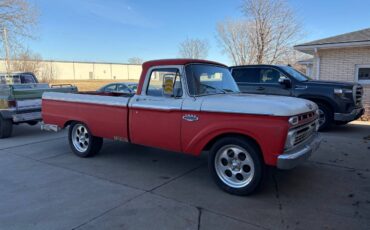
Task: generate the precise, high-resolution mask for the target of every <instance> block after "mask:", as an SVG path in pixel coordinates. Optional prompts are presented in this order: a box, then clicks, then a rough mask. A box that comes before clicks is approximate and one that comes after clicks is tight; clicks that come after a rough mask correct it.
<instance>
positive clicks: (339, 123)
mask: <svg viewBox="0 0 370 230" xmlns="http://www.w3.org/2000/svg"><path fill="white" fill-rule="evenodd" d="M348 123H349V121H335V124H336V125H346V124H348Z"/></svg>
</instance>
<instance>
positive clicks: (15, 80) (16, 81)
mask: <svg viewBox="0 0 370 230" xmlns="http://www.w3.org/2000/svg"><path fill="white" fill-rule="evenodd" d="M11 78H13V82H12V83H13V84H21V83H22V82H21V77H20V76H19V75H14V76H11Z"/></svg>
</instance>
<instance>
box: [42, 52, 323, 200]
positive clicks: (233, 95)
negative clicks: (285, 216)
mask: <svg viewBox="0 0 370 230" xmlns="http://www.w3.org/2000/svg"><path fill="white" fill-rule="evenodd" d="M42 117H43V120H44V123H45V124H44V125H43V126H42V128H43V129H44V130H54V131H57V130H60V129H63V128H66V127H67V126H69V135H68V139H69V144H70V147H71V149H72V150H73V152H74V153H75V154H76V155H78V156H80V157H89V156H92V155H94V154H96V153H98V152H99V150H100V149H101V147H102V143H103V138H107V139H114V140H119V141H126V142H130V143H135V144H140V145H146V146H151V147H157V148H161V149H165V150H170V151H176V152H182V153H185V154H192V155H195V156H198V155H200V154H201V152H202V151H209V168H210V172H211V174H212V176H213V178H214V179H215V181H216V183H217V184H218V185H219V186H220V187H221V188H222V189H224V190H226V191H227V192H230V193H233V194H238V195H247V194H249V193H251V192H253V191H254V190H255V189H256V188H257V186H258V185H259V184H260V183H261V181H262V178H263V176H264V173H265V168H266V166H267V165H269V166H275V167H277V168H280V169H291V168H293V167H295V166H296V165H298V164H299V163H301V162H302V161H304V160H306V159H307V158H308V157H309V156H310V155H311V154H312V152H314V151H315V150H316V149H317V148H318V146H319V144H320V138H319V137H318V134H317V129H318V119H317V118H318V111H317V105H316V104H315V103H313V102H310V101H307V100H304V99H297V98H292V97H283V96H266V95H252V94H241V93H239V89H238V87H237V85H236V83H235V82H234V80H233V78H232V76H231V74H230V72H229V70H228V68H227V66H225V65H222V64H219V63H216V62H211V61H205V60H191V59H190V60H189V59H170V60H157V61H149V62H146V63H144V64H143V70H142V74H141V79H140V83H139V87H138V90H137V92H136V94H135V95H123V94H119V93H117V94H115V93H110V94H109V95H108V94H104V93H91V94H86V93H85V94H72V93H44V95H43V99H42ZM143 170H144V169H143Z"/></svg>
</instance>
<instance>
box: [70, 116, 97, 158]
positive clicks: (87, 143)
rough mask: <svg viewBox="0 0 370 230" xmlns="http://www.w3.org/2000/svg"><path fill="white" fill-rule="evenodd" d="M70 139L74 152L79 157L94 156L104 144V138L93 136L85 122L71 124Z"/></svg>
mask: <svg viewBox="0 0 370 230" xmlns="http://www.w3.org/2000/svg"><path fill="white" fill-rule="evenodd" d="M68 141H69V146H70V147H71V149H72V151H73V153H74V154H76V155H77V156H79V157H91V156H94V155H95V154H97V153H98V152H99V151H100V149H101V147H102V145H103V138H101V137H95V136H93V135H92V134H91V132H90V130H89V128H88V127H87V125H85V124H83V123H73V124H72V125H70V127H69V130H68Z"/></svg>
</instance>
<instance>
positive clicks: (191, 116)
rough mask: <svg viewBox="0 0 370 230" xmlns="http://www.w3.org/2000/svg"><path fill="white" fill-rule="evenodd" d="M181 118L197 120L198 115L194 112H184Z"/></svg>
mask: <svg viewBox="0 0 370 230" xmlns="http://www.w3.org/2000/svg"><path fill="white" fill-rule="evenodd" d="M182 119H184V120H185V121H197V120H199V117H198V116H197V115H194V114H185V115H184V116H182Z"/></svg>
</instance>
